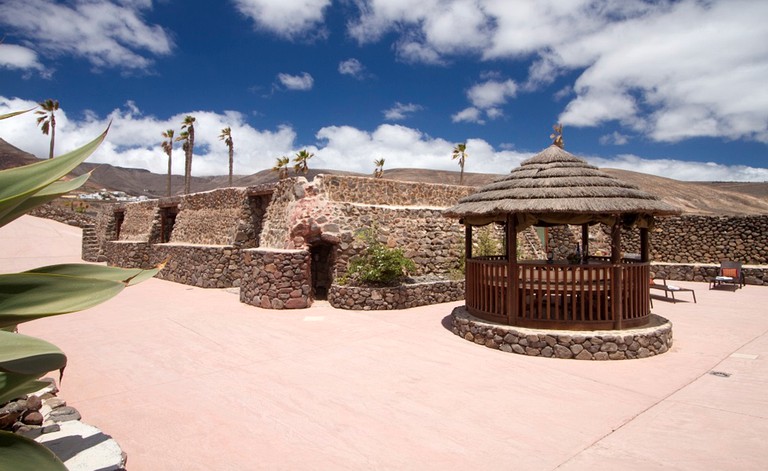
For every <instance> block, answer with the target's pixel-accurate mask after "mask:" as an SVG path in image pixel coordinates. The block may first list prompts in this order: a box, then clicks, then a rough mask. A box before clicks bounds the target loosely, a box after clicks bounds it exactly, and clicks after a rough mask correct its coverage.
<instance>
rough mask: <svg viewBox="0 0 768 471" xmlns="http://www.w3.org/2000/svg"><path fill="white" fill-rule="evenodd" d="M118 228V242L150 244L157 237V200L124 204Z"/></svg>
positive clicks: (158, 214) (158, 210) (158, 215)
mask: <svg viewBox="0 0 768 471" xmlns="http://www.w3.org/2000/svg"><path fill="white" fill-rule="evenodd" d="M123 208H124V209H123V211H124V214H125V217H124V219H123V223H122V224H121V226H120V240H131V241H135V242H152V241H154V240H156V239H157V238H158V237H159V228H158V221H159V217H160V208H159V207H158V206H157V200H148V201H141V202H138V203H130V204H126V205H125V206H124V207H123Z"/></svg>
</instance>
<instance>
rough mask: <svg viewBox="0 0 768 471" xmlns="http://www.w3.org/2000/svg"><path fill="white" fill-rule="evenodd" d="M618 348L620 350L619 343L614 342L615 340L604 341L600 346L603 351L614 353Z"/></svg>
mask: <svg viewBox="0 0 768 471" xmlns="http://www.w3.org/2000/svg"><path fill="white" fill-rule="evenodd" d="M618 350H619V346H618V345H616V344H615V343H613V342H605V343H604V344H603V345H602V346H601V347H600V351H601V352H608V353H614V352H617V351H618Z"/></svg>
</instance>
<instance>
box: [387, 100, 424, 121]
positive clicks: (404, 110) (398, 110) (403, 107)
mask: <svg viewBox="0 0 768 471" xmlns="http://www.w3.org/2000/svg"><path fill="white" fill-rule="evenodd" d="M422 109H423V107H422V106H421V105H416V104H414V103H400V102H399V101H398V102H395V105H394V106H393V107H392V108H390V109H388V110H384V118H386V119H387V120H388V121H399V120H402V119H405V118H407V117H408V115H410V114H412V113H415V112H417V111H421V110H422Z"/></svg>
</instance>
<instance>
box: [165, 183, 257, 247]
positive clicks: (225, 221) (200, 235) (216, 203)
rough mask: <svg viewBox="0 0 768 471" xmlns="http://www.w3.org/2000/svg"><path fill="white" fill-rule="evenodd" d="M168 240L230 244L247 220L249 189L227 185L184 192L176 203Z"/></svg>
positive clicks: (185, 242) (204, 243) (205, 243)
mask: <svg viewBox="0 0 768 471" xmlns="http://www.w3.org/2000/svg"><path fill="white" fill-rule="evenodd" d="M178 208H179V213H178V215H177V216H176V221H175V223H174V225H173V233H172V234H171V240H170V241H171V242H173V243H182V244H202V245H232V244H233V243H234V241H235V238H236V235H237V232H238V231H239V230H240V228H241V226H244V225H246V224H247V223H248V220H249V219H250V218H249V207H248V192H247V190H246V189H245V188H226V189H222V190H213V191H206V192H204V193H194V194H190V195H185V196H183V197H182V198H181V202H180V203H179V206H178Z"/></svg>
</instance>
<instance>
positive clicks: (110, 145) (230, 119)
mask: <svg viewBox="0 0 768 471" xmlns="http://www.w3.org/2000/svg"><path fill="white" fill-rule="evenodd" d="M36 105H37V103H36V102H34V101H32V100H25V99H19V98H6V97H2V96H0V114H4V113H8V112H11V111H18V110H23V109H29V108H32V107H34V106H36ZM188 114H189V115H192V116H194V117H195V119H196V121H195V159H194V161H193V164H192V174H193V175H195V176H204V175H225V174H226V173H227V172H228V168H229V163H228V162H229V153H228V150H227V147H226V146H225V145H224V144H223V143H222V142H221V141H220V140H219V138H218V136H219V134H220V133H221V130H222V129H223V128H225V127H227V126H229V127H231V128H232V136H233V139H234V144H235V173H237V174H251V173H255V172H258V171H261V170H264V169H266V168H271V167H272V166H273V165H274V160H275V158H277V157H279V156H281V155H290V154H291V153H293V152H294V151H295V149H296V147H297V146H296V145H295V143H294V141H295V139H296V133H295V131H294V130H293V129H291V128H290V127H288V126H279V127H277V129H274V130H259V129H255V128H253V127H252V126H251V125H249V124H247V123H246V116H244V115H242V114H241V113H239V112H235V111H226V112H223V113H216V112H212V111H203V110H189V111H186V112H183V113H177V114H174V115H173V116H170V117H167V118H159V117H156V116H145V115H144V114H143V113H142V112H141V110H140V109H139V107H138V106H137V105H136V104H134V103H132V102H128V103H126V105H125V106H123V107H121V108H119V109H115V110H113V111H112V112H110V113H109V114H108V115H106V116H98V115H96V114H95V113H93V112H87V113H85V117H84V118H83V119H80V120H73V119H70V117H69V116H68V115H67V112H66V109H64V108H61V109H60V110H59V111H58V112H57V114H56V153H57V154H62V153H65V152H68V151H70V150H73V149H75V148H77V147H79V146H82V145H83V144H85V143H87V142H89V141H90V140H92V139H93V138H95V137H96V136H98V135H99V134H100V133H101V132H103V131H104V129H106V127H107V124H108V123H109V122H110V121H112V126H111V127H110V129H109V134H108V135H107V139H106V141H105V142H104V144H102V146H101V147H99V149H98V150H97V151H96V152H95V153H94V154H93V155H92V156H91V157H90V158H89V160H88V161H89V162H94V163H109V164H111V165H115V166H120V167H130V168H143V169H147V170H150V171H152V172H155V173H160V174H164V173H166V172H167V170H168V169H167V165H168V160H167V157H166V156H165V154H164V153H163V151H162V149H161V148H160V143H161V142H162V140H163V138H162V136H161V133H162V132H163V131H165V130H166V129H174V130H175V131H176V135H178V134H179V132H180V127H181V123H182V121H183V120H184V117H185V116H186V115H188ZM0 137H2V138H3V139H5V140H6V141H7V142H8V143H10V144H11V145H14V146H16V147H18V148H20V149H22V150H24V151H27V152H30V153H32V154H34V155H37V156H38V157H47V155H48V150H47V149H48V144H49V142H50V141H49V136H45V135H43V134H42V133H41V132H40V129H39V127H37V125H36V123H35V116H34V115H33V114H32V113H27V114H24V115H20V116H16V117H14V118H11V119H5V120H2V121H0ZM173 173H175V174H183V173H184V158H183V155H182V152H181V145H180V143H176V147H175V149H174V154H173Z"/></svg>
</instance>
